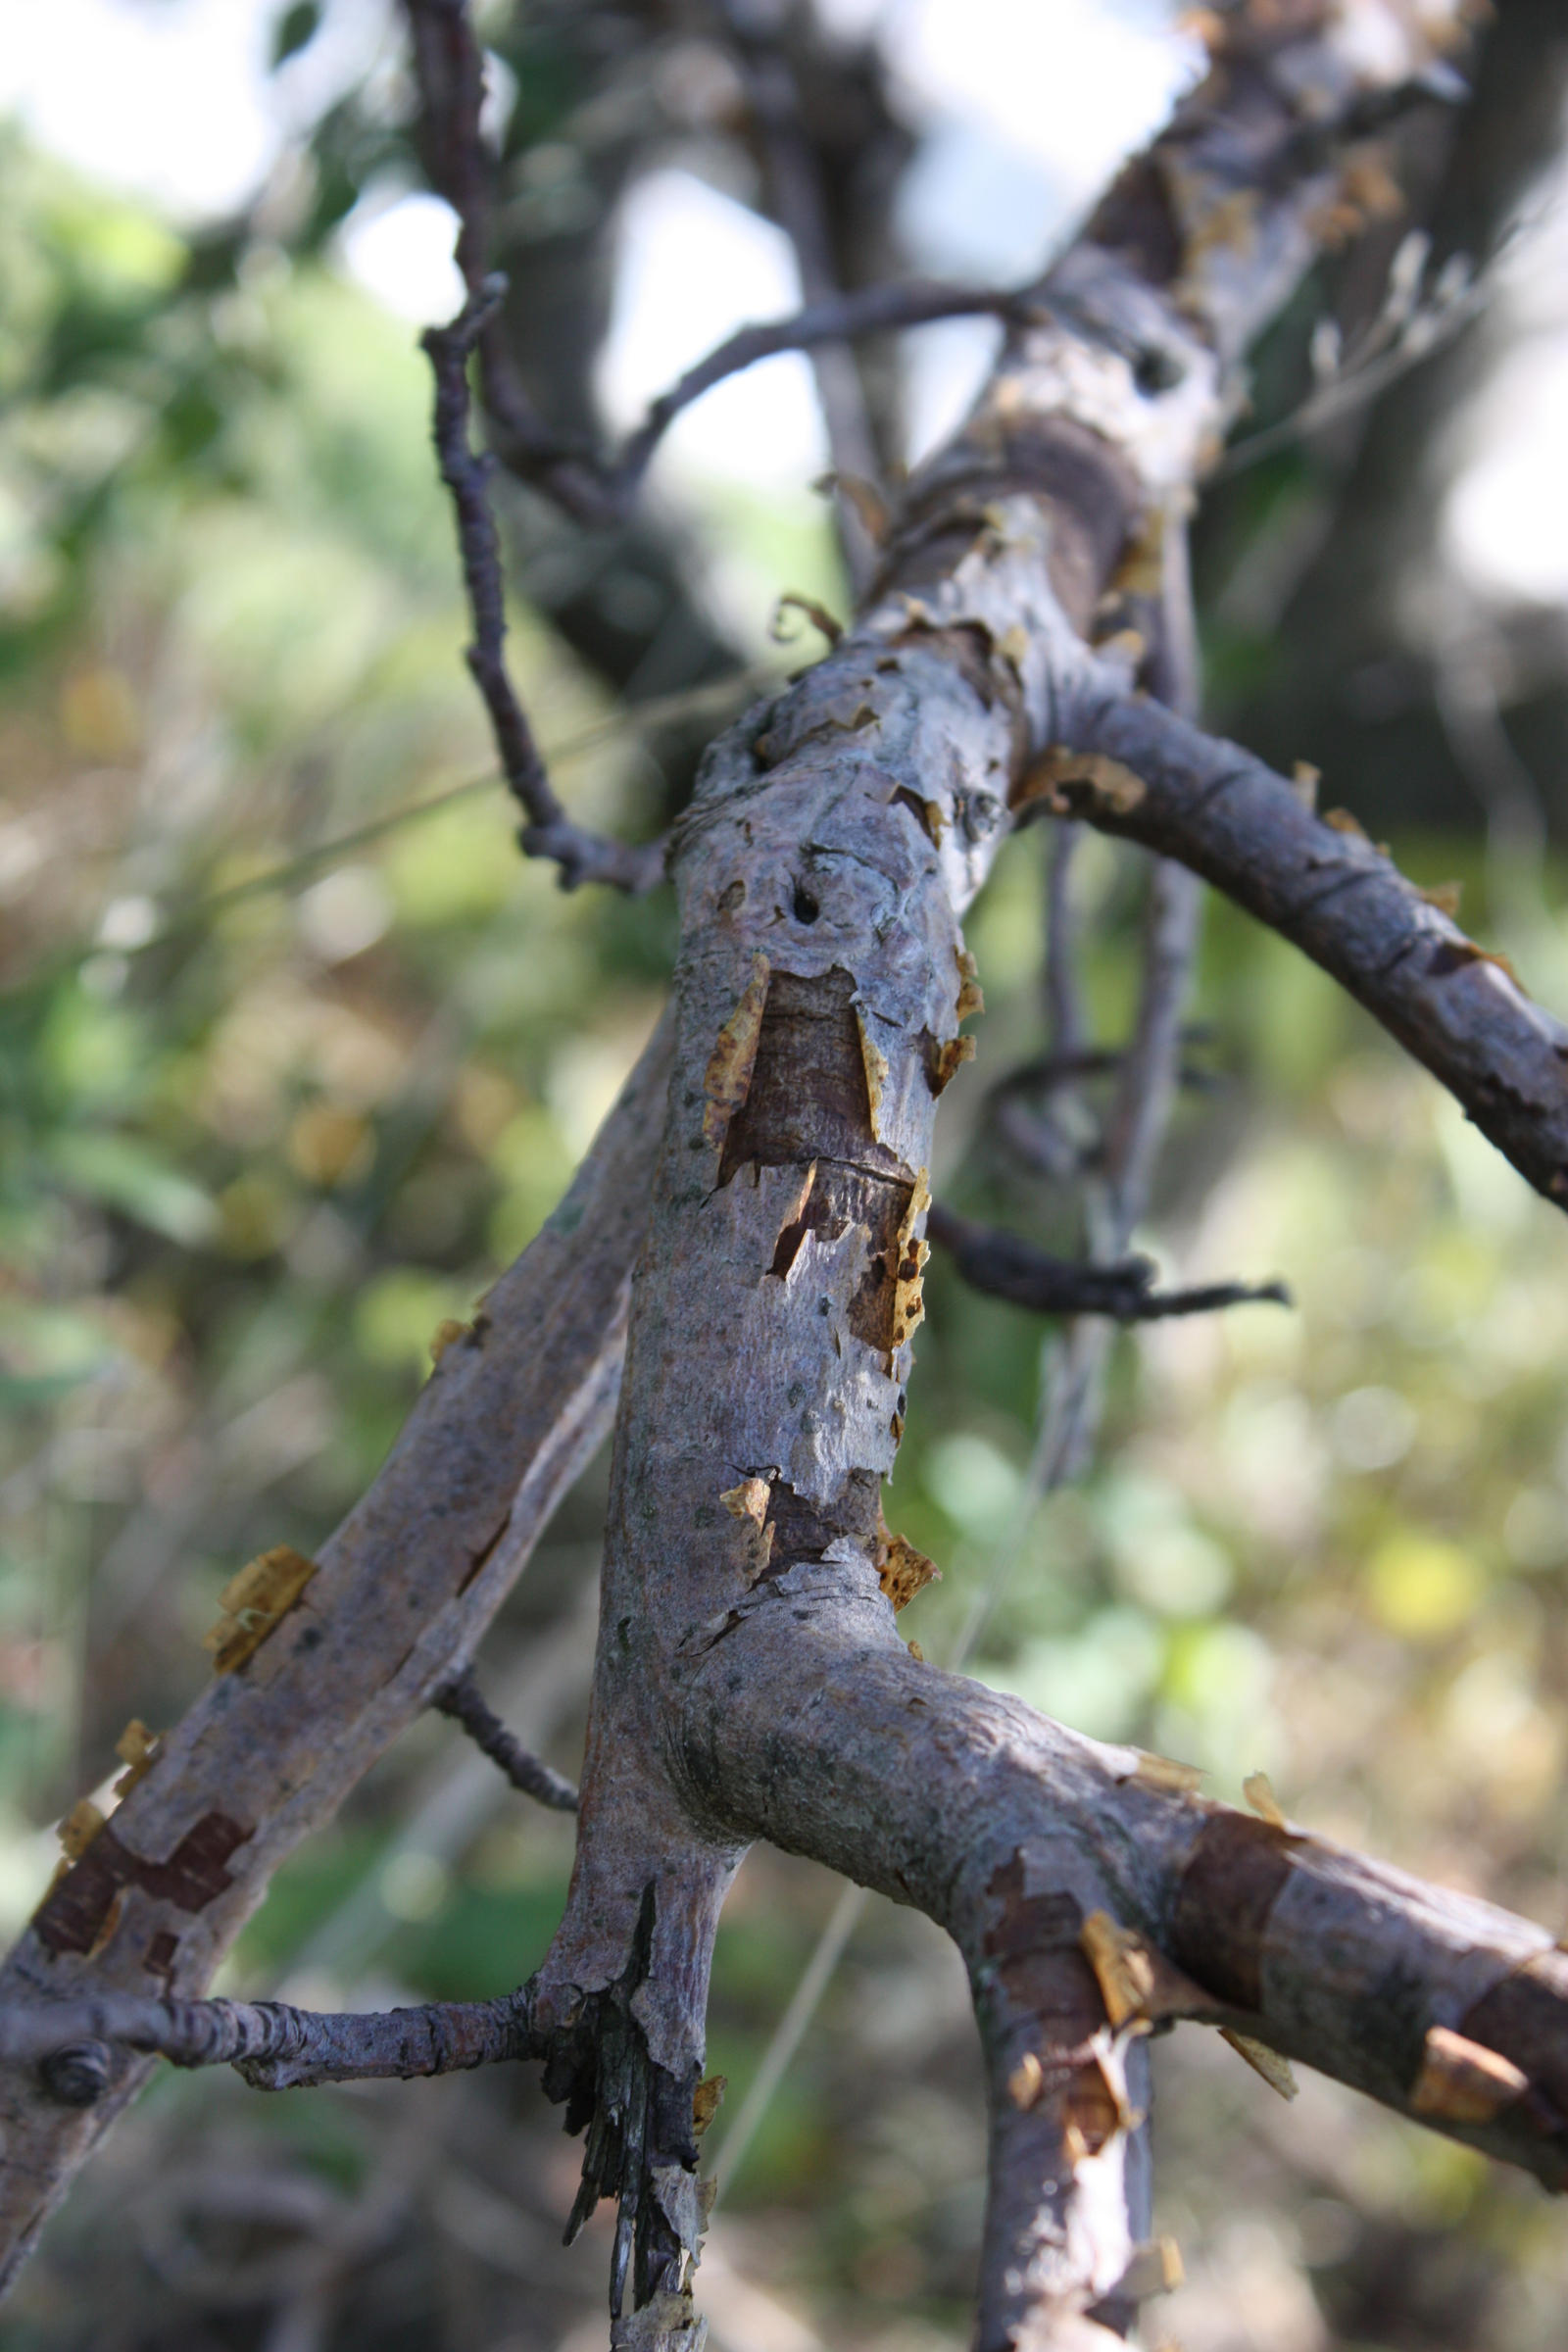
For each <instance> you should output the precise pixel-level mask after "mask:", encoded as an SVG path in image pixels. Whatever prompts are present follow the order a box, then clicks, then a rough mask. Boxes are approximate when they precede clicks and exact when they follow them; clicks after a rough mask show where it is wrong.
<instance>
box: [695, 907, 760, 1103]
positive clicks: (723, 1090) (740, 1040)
mask: <svg viewBox="0 0 1568 2352" xmlns="http://www.w3.org/2000/svg"><path fill="white" fill-rule="evenodd" d="M768 970H769V966H768V960H767V957H766V956H763V955H762V954H760V953H759V954H757V955H756V956H753V957H752V976H751V978H750V980H748V981H747V983H746V986H745V988H744V990H743V991H742V993H741V999H740V1003H739V1004H738V1005H736V1007H735V1009H734V1011H733V1012H732V1013H731V1014H730V1016H729V1019H728V1020H727V1021H726V1022H725V1023H724V1026H723V1028H722V1029H720V1031H719V1033H718V1038H717V1041H716V1043H715V1044H714V1047H713V1051H712V1053H711V1054H710V1055H709V1058H708V1069H707V1072H706V1073H705V1075H704V1078H703V1094H704V1097H705V1098H706V1100H705V1102H704V1106H703V1141H704V1143H706V1144H712V1145H714V1146H715V1147H720V1148H721V1147H722V1145H723V1141H724V1137H725V1135H726V1134H727V1133H728V1130H729V1123H730V1121H731V1119H732V1118H733V1117H734V1116H735V1113H736V1112H737V1111H738V1110H739V1109H740V1108H741V1107H742V1105H743V1104H744V1103H745V1101H746V1097H747V1095H748V1093H749V1092H750V1090H751V1084H752V1071H753V1069H754V1068H755V1067H756V1064H757V1044H758V1040H759V1038H760V1036H761V1034H762V1010H763V1007H764V1006H765V1005H766V1003H767V979H768Z"/></svg>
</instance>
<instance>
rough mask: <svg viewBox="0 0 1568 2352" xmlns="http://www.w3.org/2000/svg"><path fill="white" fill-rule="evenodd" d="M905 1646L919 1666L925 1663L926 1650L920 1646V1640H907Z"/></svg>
mask: <svg viewBox="0 0 1568 2352" xmlns="http://www.w3.org/2000/svg"><path fill="white" fill-rule="evenodd" d="M905 1647H906V1649H907V1651H908V1653H909V1655H910V1657H911V1658H912V1659H913V1660H914V1662H915V1664H916V1665H917V1666H923V1665H924V1664H925V1651H924V1650H923V1649H922V1648H921V1647H920V1644H919V1642H906V1643H905Z"/></svg>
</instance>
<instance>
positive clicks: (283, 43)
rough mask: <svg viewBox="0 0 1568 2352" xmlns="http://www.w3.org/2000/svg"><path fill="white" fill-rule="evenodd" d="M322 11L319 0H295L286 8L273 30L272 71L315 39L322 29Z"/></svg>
mask: <svg viewBox="0 0 1568 2352" xmlns="http://www.w3.org/2000/svg"><path fill="white" fill-rule="evenodd" d="M320 24H321V11H320V7H319V0H294V6H293V7H292V8H285V9H284V11H283V14H282V15H281V16H280V17H279V18H278V20H277V24H276V25H275V26H274V28H273V31H272V72H273V73H276V72H277V69H278V67H279V66H283V65H286V64H287V63H288V61H289V59H290V58H291V57H296V56H297V55H298V54H299V52H300V50H302V49H303V48H305V47H306V45H307V43H309V42H311V41H314V40H315V38H316V35H317V33H318V31H319V29H320Z"/></svg>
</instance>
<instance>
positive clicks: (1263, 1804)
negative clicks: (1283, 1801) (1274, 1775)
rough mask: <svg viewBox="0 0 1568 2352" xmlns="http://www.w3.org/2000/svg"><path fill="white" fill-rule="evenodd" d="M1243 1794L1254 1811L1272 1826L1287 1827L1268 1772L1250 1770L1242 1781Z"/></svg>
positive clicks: (1275, 1827)
mask: <svg viewBox="0 0 1568 2352" xmlns="http://www.w3.org/2000/svg"><path fill="white" fill-rule="evenodd" d="M1242 1794H1243V1795H1244V1796H1245V1797H1246V1799H1247V1801H1248V1803H1249V1804H1250V1806H1251V1808H1252V1811H1253V1812H1254V1813H1257V1814H1260V1815H1261V1817H1262V1818H1263V1820H1264V1821H1266V1822H1268V1823H1269V1824H1270V1826H1271V1827H1272V1828H1274V1829H1276V1830H1283V1829H1284V1828H1285V1826H1286V1824H1285V1815H1284V1812H1283V1811H1282V1809H1281V1806H1280V1800H1279V1798H1278V1797H1277V1796H1276V1795H1275V1793H1274V1785H1273V1783H1272V1782H1271V1781H1270V1779H1269V1777H1268V1774H1267V1773H1266V1772H1250V1773H1249V1774H1248V1776H1247V1778H1246V1780H1245V1781H1244V1782H1243V1783H1242Z"/></svg>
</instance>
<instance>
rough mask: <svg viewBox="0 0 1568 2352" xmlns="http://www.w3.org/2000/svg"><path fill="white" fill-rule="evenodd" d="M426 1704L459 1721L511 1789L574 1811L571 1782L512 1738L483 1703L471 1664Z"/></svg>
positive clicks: (562, 1810) (560, 1810)
mask: <svg viewBox="0 0 1568 2352" xmlns="http://www.w3.org/2000/svg"><path fill="white" fill-rule="evenodd" d="M430 1704H431V1706H432V1707H434V1708H435V1709H436V1710H437V1712H438V1713H439V1714H442V1715H450V1716H451V1718H452V1720H453V1722H454V1723H461V1724H462V1726H463V1728H464V1730H465V1731H466V1733H467V1735H468V1738H469V1739H470V1740H472V1741H473V1743H474V1745H475V1747H477V1748H479V1749H481V1750H482V1751H483V1753H484V1754H485V1755H487V1756H488V1757H489V1758H490V1761H491V1763H492V1764H497V1765H499V1766H500V1768H501V1770H502V1771H503V1772H504V1773H505V1774H506V1776H507V1778H508V1780H509V1781H510V1782H511V1783H512V1786H513V1787H514V1789H520V1790H521V1792H522V1794H523V1795H524V1796H531V1797H533V1798H535V1799H536V1801H537V1802H538V1803H539V1804H541V1805H549V1806H550V1807H551V1809H552V1810H553V1811H554V1812H557V1813H575V1812H576V1810H577V1791H576V1789H575V1788H574V1787H573V1786H572V1784H571V1782H570V1781H568V1780H567V1779H566V1778H565V1776H564V1774H563V1773H559V1772H557V1771H555V1770H554V1769H553V1768H552V1766H550V1765H549V1764H546V1763H545V1762H544V1761H543V1760H542V1759H541V1758H540V1757H538V1756H536V1755H533V1754H531V1753H530V1752H529V1750H528V1749H527V1748H525V1747H524V1746H523V1744H522V1742H521V1741H520V1740H515V1739H514V1738H513V1736H512V1734H511V1733H510V1732H509V1731H508V1729H507V1727H506V1725H505V1724H504V1723H503V1722H502V1720H501V1718H500V1716H499V1715H498V1714H497V1713H496V1712H495V1710H494V1708H493V1707H490V1706H487V1705H486V1704H485V1697H484V1693H483V1691H481V1690H480V1688H479V1684H478V1680H477V1677H476V1676H475V1674H474V1671H473V1668H472V1667H471V1666H465V1667H464V1669H463V1671H462V1672H461V1673H460V1674H455V1675H454V1676H453V1678H452V1680H451V1682H450V1683H447V1684H446V1685H445V1686H444V1687H443V1688H442V1689H441V1690H440V1691H437V1692H436V1694H435V1696H434V1697H433V1698H432V1699H431V1701H430Z"/></svg>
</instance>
